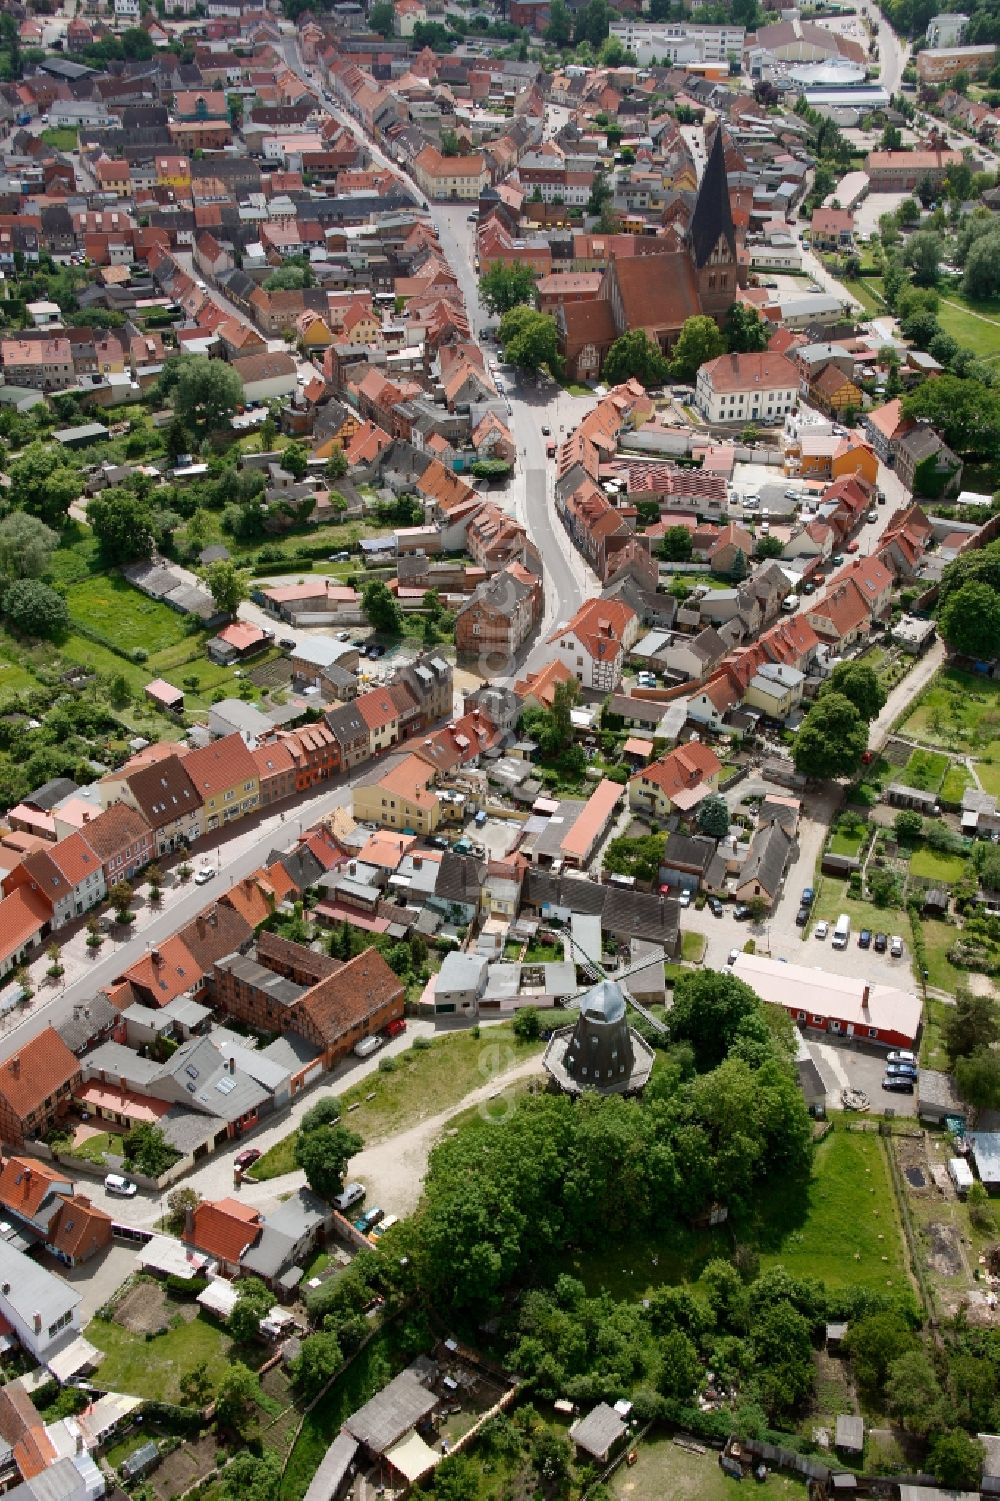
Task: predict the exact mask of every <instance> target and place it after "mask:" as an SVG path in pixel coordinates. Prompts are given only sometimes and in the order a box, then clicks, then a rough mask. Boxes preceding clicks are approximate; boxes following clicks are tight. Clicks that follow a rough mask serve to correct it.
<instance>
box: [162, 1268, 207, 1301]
mask: <svg viewBox="0 0 1000 1501" xmlns="http://www.w3.org/2000/svg"><path fill="white" fill-rule="evenodd" d="M163 1285H164V1287H165V1288H166V1289H167V1292H169V1293H173V1295H174V1297H176V1298H197V1297H198V1295H199V1293H203V1292H204V1291H205V1289H206V1287H207V1286H208V1278H207V1277H175V1276H174V1274H173V1272H171V1273H169V1274H168V1275H167V1276H166V1277H165V1278H164V1279H163Z"/></svg>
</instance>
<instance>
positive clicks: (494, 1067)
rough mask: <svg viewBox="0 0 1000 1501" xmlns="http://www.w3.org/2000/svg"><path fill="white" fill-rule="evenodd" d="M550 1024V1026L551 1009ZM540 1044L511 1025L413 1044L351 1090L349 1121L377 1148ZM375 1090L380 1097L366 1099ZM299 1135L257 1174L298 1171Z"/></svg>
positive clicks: (278, 1147) (276, 1149)
mask: <svg viewBox="0 0 1000 1501" xmlns="http://www.w3.org/2000/svg"><path fill="white" fill-rule="evenodd" d="M545 1023H546V1025H549V1024H550V1018H549V1014H548V1013H547V1012H546V1014H545ZM540 1046H541V1043H538V1044H529V1043H523V1042H517V1041H516V1040H515V1038H514V1032H513V1028H512V1027H511V1026H510V1024H509V1023H505V1024H504V1025H503V1026H500V1027H490V1028H489V1030H488V1031H487V1032H485V1033H483V1034H482V1036H480V1037H474V1036H473V1034H472V1032H471V1030H470V1031H468V1032H453V1033H451V1034H450V1035H448V1036H445V1037H435V1038H433V1039H432V1040H431V1045H430V1047H429V1048H421V1049H420V1050H419V1051H417V1050H414V1049H413V1048H407V1049H406V1051H405V1052H403V1053H399V1054H397V1055H396V1056H395V1058H394V1060H393V1061H394V1062H395V1065H396V1067H395V1068H394V1069H393V1070H392V1072H391V1073H388V1074H383V1073H380V1072H379V1071H378V1070H376V1071H375V1072H374V1073H372V1074H369V1075H367V1077H366V1078H364V1079H362V1080H361V1082H360V1083H359V1084H356V1085H355V1086H354V1087H353V1088H352V1089H348V1090H346V1091H345V1092H344V1094H342V1095H341V1096H340V1103H341V1107H342V1109H343V1112H344V1122H345V1124H346V1125H348V1126H350V1128H351V1130H352V1131H357V1132H359V1133H360V1135H361V1136H362V1138H363V1140H364V1142H365V1145H366V1146H371V1144H372V1143H373V1142H375V1141H380V1140H381V1139H382V1138H383V1137H385V1136H391V1135H393V1133H394V1132H396V1131H400V1130H403V1129H404V1128H405V1127H407V1126H413V1125H415V1124H416V1123H417V1122H418V1121H421V1120H426V1119H427V1117H428V1116H431V1115H438V1114H440V1112H441V1111H442V1110H447V1109H448V1108H449V1106H452V1105H458V1104H460V1103H461V1101H462V1099H463V1098H464V1097H465V1096H466V1095H467V1094H469V1093H470V1091H471V1090H473V1089H478V1088H479V1086H480V1085H481V1084H487V1083H488V1082H489V1081H490V1080H491V1079H499V1077H500V1076H501V1075H502V1074H504V1073H506V1072H507V1071H508V1070H509V1069H512V1068H514V1067H515V1066H516V1065H517V1064H519V1063H521V1062H523V1060H524V1059H525V1058H528V1057H530V1056H531V1053H532V1052H533V1051H534V1050H535V1048H536V1047H540ZM369 1094H372V1095H374V1099H371V1100H369V1099H366V1096H367V1095H369ZM355 1103H357V1106H358V1108H357V1109H356V1110H352V1111H350V1114H349V1115H348V1107H349V1106H351V1105H352V1104H355ZM295 1136H296V1133H295V1132H294V1131H293V1132H291V1133H290V1134H289V1135H288V1136H285V1137H283V1138H282V1140H281V1141H279V1142H276V1143H275V1145H274V1146H273V1147H271V1149H270V1150H269V1151H267V1152H265V1153H264V1155H263V1157H261V1158H260V1160H259V1161H258V1162H255V1163H254V1165H253V1176H254V1178H257V1179H267V1178H280V1177H281V1176H282V1174H283V1173H290V1172H292V1171H293V1170H294V1168H295Z"/></svg>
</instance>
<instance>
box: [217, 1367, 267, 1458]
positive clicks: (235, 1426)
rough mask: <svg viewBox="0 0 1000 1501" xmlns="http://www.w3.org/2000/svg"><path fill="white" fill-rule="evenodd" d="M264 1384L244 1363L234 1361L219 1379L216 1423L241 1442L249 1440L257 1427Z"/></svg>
mask: <svg viewBox="0 0 1000 1501" xmlns="http://www.w3.org/2000/svg"><path fill="white" fill-rule="evenodd" d="M259 1399H260V1382H259V1381H258V1379H257V1377H256V1375H255V1374H254V1372H253V1371H251V1370H250V1368H249V1366H245V1365H244V1364H243V1362H242V1361H239V1360H234V1361H233V1362H232V1364H231V1365H228V1366H227V1367H226V1369H225V1371H224V1372H223V1373H222V1376H221V1377H220V1378H219V1386H218V1390H217V1391H216V1394H215V1421H216V1423H217V1424H218V1426H219V1427H220V1428H222V1429H224V1430H226V1431H227V1432H229V1433H235V1434H236V1435H237V1436H238V1437H239V1438H243V1439H247V1438H249V1437H250V1436H251V1434H252V1433H253V1431H254V1429H255V1428H256V1425H257V1406H258V1402H259Z"/></svg>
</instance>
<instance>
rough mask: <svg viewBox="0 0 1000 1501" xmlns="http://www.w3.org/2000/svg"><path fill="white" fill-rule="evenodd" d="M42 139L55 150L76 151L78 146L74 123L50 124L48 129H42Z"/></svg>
mask: <svg viewBox="0 0 1000 1501" xmlns="http://www.w3.org/2000/svg"><path fill="white" fill-rule="evenodd" d="M42 140H43V141H44V142H45V144H46V146H51V147H52V149H53V151H75V150H76V146H77V137H76V131H75V129H74V128H73V126H72V125H50V126H49V128H48V129H47V130H43V131H42Z"/></svg>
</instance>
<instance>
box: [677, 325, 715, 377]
mask: <svg viewBox="0 0 1000 1501" xmlns="http://www.w3.org/2000/svg"><path fill="white" fill-rule="evenodd" d="M725 352H726V341H725V339H724V337H723V335H722V333H721V332H720V330H719V326H718V324H717V323H716V321H715V319H714V318H707V317H705V316H704V315H702V314H698V315H697V316H696V317H694V318H686V319H685V320H684V326H683V328H682V329H681V331H680V333H679V334H678V336H677V343H676V344H675V345H674V348H673V353H672V355H671V359H670V373H671V375H672V376H673V377H674V379H675V380H682V381H688V382H690V381H693V380H694V378H695V376H696V375H697V374H698V371H699V369H700V368H701V366H702V365H704V364H706V363H707V361H709V360H714V359H715V358H716V357H717V356H718V355H720V354H725Z"/></svg>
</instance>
